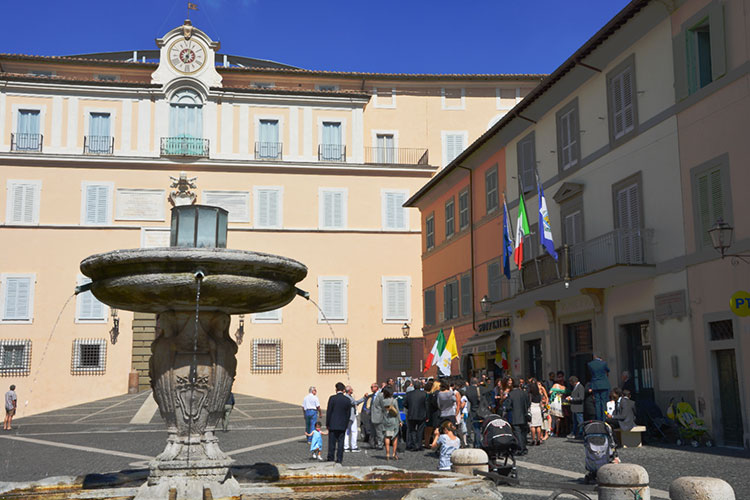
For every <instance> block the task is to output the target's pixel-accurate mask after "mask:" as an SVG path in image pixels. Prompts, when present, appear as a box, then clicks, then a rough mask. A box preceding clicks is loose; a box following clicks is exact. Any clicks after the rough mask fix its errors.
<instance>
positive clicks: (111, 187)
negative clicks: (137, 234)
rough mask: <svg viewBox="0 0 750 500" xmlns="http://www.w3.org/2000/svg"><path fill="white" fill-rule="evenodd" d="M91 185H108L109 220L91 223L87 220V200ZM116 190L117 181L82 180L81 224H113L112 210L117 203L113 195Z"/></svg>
mask: <svg viewBox="0 0 750 500" xmlns="http://www.w3.org/2000/svg"><path fill="white" fill-rule="evenodd" d="M89 186H106V187H107V197H108V198H109V203H107V221H106V222H103V223H101V224H90V223H88V222H86V200H87V198H86V197H87V194H88V193H87V190H88V187H89ZM114 190H115V183H114V182H107V181H101V182H99V181H81V225H82V226H109V225H112V212H113V205H114V204H115V203H114V202H115V200H114V197H113V194H114Z"/></svg>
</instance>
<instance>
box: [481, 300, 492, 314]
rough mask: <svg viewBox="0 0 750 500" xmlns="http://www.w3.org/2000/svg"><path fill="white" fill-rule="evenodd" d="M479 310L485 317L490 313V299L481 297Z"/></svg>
mask: <svg viewBox="0 0 750 500" xmlns="http://www.w3.org/2000/svg"><path fill="white" fill-rule="evenodd" d="M479 308H480V309H481V310H482V312H483V313H484V316H485V317H486V316H487V315H488V314H489V313H490V309H492V302H490V298H489V297H487V296H486V295H485V296H484V297H482V300H480V301H479Z"/></svg>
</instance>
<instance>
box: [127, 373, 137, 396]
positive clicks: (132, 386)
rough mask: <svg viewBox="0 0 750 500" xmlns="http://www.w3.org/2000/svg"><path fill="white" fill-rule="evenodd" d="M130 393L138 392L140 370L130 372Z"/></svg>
mask: <svg viewBox="0 0 750 500" xmlns="http://www.w3.org/2000/svg"><path fill="white" fill-rule="evenodd" d="M128 394H138V372H137V371H135V370H133V371H132V372H130V373H129V374H128Z"/></svg>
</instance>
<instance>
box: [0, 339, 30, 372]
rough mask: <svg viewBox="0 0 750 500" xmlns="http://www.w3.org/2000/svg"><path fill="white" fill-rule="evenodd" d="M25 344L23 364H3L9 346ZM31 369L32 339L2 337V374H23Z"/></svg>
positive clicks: (0, 357) (0, 360) (0, 367)
mask: <svg viewBox="0 0 750 500" xmlns="http://www.w3.org/2000/svg"><path fill="white" fill-rule="evenodd" d="M17 346H23V366H20V367H10V366H5V365H3V364H2V361H3V358H4V357H5V352H4V351H5V349H6V348H7V347H17ZM30 371H31V340H29V339H2V340H0V375H3V376H13V375H18V376H23V375H28V374H29V372H30Z"/></svg>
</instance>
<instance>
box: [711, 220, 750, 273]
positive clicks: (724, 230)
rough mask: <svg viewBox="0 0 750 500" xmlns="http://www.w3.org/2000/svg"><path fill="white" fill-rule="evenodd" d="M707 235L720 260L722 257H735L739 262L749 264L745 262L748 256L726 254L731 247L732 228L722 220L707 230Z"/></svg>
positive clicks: (749, 255)
mask: <svg viewBox="0 0 750 500" xmlns="http://www.w3.org/2000/svg"><path fill="white" fill-rule="evenodd" d="M708 235H709V236H710V237H711V245H713V247H714V249H715V250H716V251H717V252H719V253H720V254H721V258H722V259H723V258H724V257H736V258H738V259H740V260H741V261H743V262H745V263H747V264H750V261H748V260H747V257H750V254H731V253H726V251H727V249H728V248H729V247H731V246H732V240H733V239H734V228H733V227H732V226H730V225H729V224H728V223H726V222H724V219H722V218H721V217H719V218H718V219H717V220H716V222H715V223H714V225H713V226H712V227H711V229H709V230H708Z"/></svg>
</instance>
